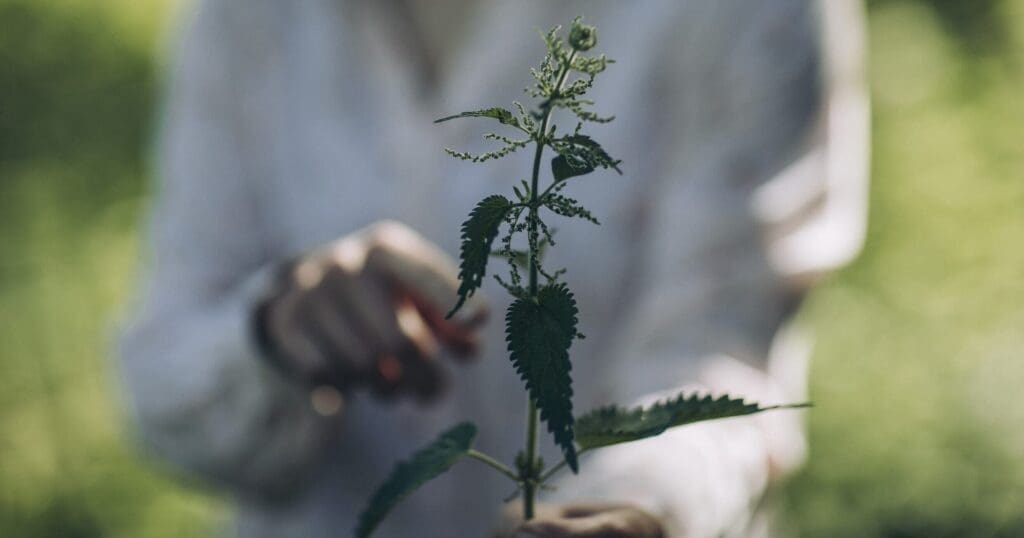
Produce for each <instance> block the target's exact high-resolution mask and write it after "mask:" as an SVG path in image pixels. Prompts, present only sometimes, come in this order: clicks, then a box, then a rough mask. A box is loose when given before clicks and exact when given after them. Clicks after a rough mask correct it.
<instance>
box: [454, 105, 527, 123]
mask: <svg viewBox="0 0 1024 538" xmlns="http://www.w3.org/2000/svg"><path fill="white" fill-rule="evenodd" d="M456 118H494V119H496V120H498V121H499V122H501V123H503V124H505V125H515V126H519V122H518V121H517V120H516V117H515V116H514V115H512V111H510V110H507V109H504V108H501V107H498V106H496V107H491V108H485V109H482V110H470V111H467V112H462V113H460V114H455V115H452V116H445V117H443V118H441V119H437V120H434V123H441V122H444V121H448V120H454V119H456Z"/></svg>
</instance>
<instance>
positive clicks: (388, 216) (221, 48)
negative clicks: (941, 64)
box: [121, 0, 867, 538]
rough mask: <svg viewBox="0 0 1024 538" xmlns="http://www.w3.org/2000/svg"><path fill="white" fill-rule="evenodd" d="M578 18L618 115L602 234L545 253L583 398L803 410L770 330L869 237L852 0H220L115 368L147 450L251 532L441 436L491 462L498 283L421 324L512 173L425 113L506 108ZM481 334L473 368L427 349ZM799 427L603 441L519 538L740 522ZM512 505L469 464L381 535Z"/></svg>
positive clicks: (300, 516)
mask: <svg viewBox="0 0 1024 538" xmlns="http://www.w3.org/2000/svg"><path fill="white" fill-rule="evenodd" d="M826 6H827V9H824V8H825V7H826ZM577 14H583V15H585V16H586V20H587V22H588V23H590V24H594V25H596V26H597V27H598V28H599V41H598V50H599V51H603V52H607V53H608V54H609V55H610V56H612V57H614V58H615V59H616V60H617V63H615V64H613V65H612V66H611V67H610V69H609V70H608V72H607V73H606V74H603V75H602V77H601V78H600V79H599V80H598V83H597V85H596V87H595V88H594V90H593V92H592V96H593V97H594V99H595V100H596V102H597V103H598V107H597V108H598V110H599V111H601V112H607V113H614V114H616V115H617V116H618V118H619V119H618V120H616V122H615V123H613V124H611V125H609V126H599V127H597V128H595V129H594V131H595V137H597V138H599V139H600V140H602V142H603V144H604V146H605V147H607V148H609V150H610V151H612V152H613V153H614V154H615V155H616V156H618V157H620V158H622V159H623V162H624V163H623V167H624V170H625V176H624V177H622V178H620V177H617V176H614V177H613V176H611V175H598V174H595V175H593V176H591V177H588V178H587V180H586V181H580V182H578V184H576V185H574V186H573V187H572V188H573V196H574V197H577V198H578V199H581V200H584V201H586V203H587V205H588V206H590V207H591V208H592V209H593V210H594V212H595V213H596V214H597V215H598V217H599V218H600V219H601V220H602V222H603V226H602V227H601V228H600V229H596V230H595V229H592V230H587V229H585V228H583V227H581V226H566V227H565V229H564V231H563V232H562V237H563V239H562V241H560V242H559V244H558V248H557V249H554V250H553V251H552V260H551V265H552V266H557V267H562V266H564V267H567V268H568V269H569V273H568V275H567V281H568V282H570V283H571V285H572V287H573V289H574V291H575V292H576V294H577V296H578V298H579V302H580V306H581V319H580V323H581V327H580V328H581V330H582V332H584V333H586V334H587V335H588V336H589V337H588V338H587V339H586V340H583V341H580V342H579V343H578V344H577V345H576V346H574V349H573V357H574V361H575V367H574V377H575V387H576V398H575V405H576V407H577V408H578V409H588V408H591V407H593V406H596V405H600V404H604V403H608V402H630V401H638V400H644V399H650V398H653V397H656V395H657V394H659V393H665V392H672V391H677V390H679V389H680V388H681V387H700V388H704V389H708V390H713V391H716V392H719V391H729V392H731V393H735V394H742V395H744V396H747V397H750V398H752V399H757V400H760V401H762V402H766V403H771V402H777V401H796V400H800V399H801V398H802V393H803V386H804V384H805V375H804V373H803V369H802V367H801V363H802V360H803V359H804V357H805V355H806V347H805V346H802V345H801V344H800V343H799V340H798V339H794V338H785V337H784V336H785V334H789V333H788V332H785V331H783V330H782V328H783V327H784V326H785V325H786V323H787V321H788V320H789V319H790V318H791V316H792V314H793V312H794V310H795V308H796V306H797V305H798V303H799V301H800V298H801V297H802V296H803V295H804V293H806V291H807V289H808V288H809V286H810V285H811V283H813V282H814V281H815V280H817V278H818V277H820V276H821V275H822V274H824V273H825V272H827V271H829V270H831V269H834V268H835V267H837V266H839V265H841V264H842V263H845V262H846V261H847V260H849V258H850V257H852V256H853V254H854V253H855V252H856V250H857V249H858V247H859V245H860V242H861V239H862V235H863V225H864V204H865V186H866V160H867V150H866V137H867V106H866V100H865V97H864V95H863V92H862V88H861V78H860V65H859V63H860V48H861V47H860V45H861V43H860V33H859V26H858V21H859V17H860V11H859V6H857V5H856V4H855V3H854V2H852V1H851V2H832V1H829V2H821V3H820V5H819V4H815V3H812V2H809V1H798V0H774V1H772V2H744V1H738V0H730V1H719V2H703V1H700V0H694V1H679V0H665V1H658V2H655V1H651V2H645V3H643V4H642V5H638V4H636V3H624V2H610V1H609V2H596V1H592V2H547V1H539V0H538V1H532V2H498V1H496V0H494V1H483V0H482V1H479V2H470V1H467V0H446V1H430V2H428V1H426V0H390V1H387V2H360V1H357V0H332V1H327V0H323V1H296V2H278V1H276V0H207V1H204V2H201V3H200V6H199V8H198V10H197V12H196V14H195V15H194V16H193V17H192V18H191V19H190V21H189V24H188V26H187V32H186V35H185V38H184V39H183V41H182V47H181V49H180V50H179V51H178V53H177V55H176V62H175V70H174V73H173V75H172V77H171V79H170V86H169V90H168V93H167V105H166V108H165V111H164V121H163V129H162V131H161V137H160V144H159V156H160V167H159V171H160V178H161V188H160V191H159V194H158V197H157V201H156V207H155V209H154V214H153V225H152V230H153V232H152V245H153V257H152V260H151V263H150V265H149V273H148V277H147V279H146V281H147V286H146V291H145V299H144V302H143V303H142V305H141V308H140V310H139V313H138V315H137V317H136V319H135V320H134V322H133V323H132V324H131V326H130V327H129V329H128V330H127V331H126V333H125V336H124V339H123V345H122V349H121V354H122V358H123V361H122V363H123V371H124V375H125V379H126V384H127V386H128V390H129V392H130V394H131V396H132V402H133V403H134V406H133V409H134V412H135V415H136V418H137V421H138V425H139V429H140V432H141V436H142V438H143V440H144V441H145V442H146V443H147V444H148V445H149V446H150V447H151V448H152V449H153V450H155V451H156V452H157V453H159V454H162V455H163V456H165V457H167V458H169V459H170V460H172V461H174V462H176V463H178V464H180V465H182V466H184V467H185V468H188V469H190V470H192V471H194V472H197V473H199V474H201V475H203V476H205V477H207V478H209V479H211V480H213V481H215V482H216V483H218V484H221V485H223V487H225V488H227V489H228V490H230V491H231V492H232V493H233V495H234V498H235V499H236V500H237V504H238V518H237V531H236V532H237V533H238V535H240V536H275V537H280V536H304V537H305V536H334V535H345V534H346V533H348V532H349V530H350V529H351V528H353V526H354V523H355V516H356V514H357V513H358V511H359V509H360V508H361V507H362V506H363V503H364V502H365V501H366V499H367V498H368V496H369V494H370V493H371V491H372V489H373V488H374V487H375V485H376V484H378V483H379V481H380V480H381V479H382V478H383V477H384V476H385V475H386V474H387V472H388V471H389V470H390V468H391V466H392V465H393V464H394V462H395V461H396V460H398V459H400V458H403V457H405V456H406V455H407V454H408V453H409V452H410V451H411V450H413V449H414V448H415V447H418V446H421V445H422V444H424V443H425V442H426V441H427V440H429V439H431V438H433V436H434V435H436V434H437V432H439V431H441V430H442V429H444V428H446V427H448V426H450V425H452V424H454V423H455V422H457V421H461V420H472V421H474V422H476V423H477V424H479V425H481V429H482V433H481V435H480V440H479V444H480V448H481V449H482V450H485V451H486V452H489V453H492V454H496V455H499V456H501V457H502V458H503V459H506V460H511V459H512V457H513V456H514V454H515V452H516V451H517V450H518V449H519V447H520V445H521V443H522V431H521V428H520V424H521V420H522V416H523V407H524V401H523V400H524V398H523V393H522V387H521V383H520V381H519V380H518V379H517V377H516V375H515V373H514V372H513V370H512V368H511V367H510V366H509V365H508V364H507V362H506V359H505V357H504V351H503V347H504V346H503V345H502V343H503V338H502V334H501V332H502V328H501V326H500V325H501V324H500V323H494V322H493V321H492V322H491V323H484V324H481V320H482V318H483V316H484V312H485V310H486V309H488V308H489V310H490V311H492V312H502V311H503V310H504V309H505V307H506V302H505V301H506V298H505V297H504V295H503V294H500V293H493V294H491V297H490V299H491V300H490V303H489V305H488V306H485V305H484V304H483V302H482V301H480V302H478V303H477V304H474V305H471V307H470V308H469V309H468V310H467V315H466V316H465V317H464V318H462V319H458V320H455V321H454V322H450V323H449V322H443V321H441V320H439V317H440V316H439V315H438V313H440V312H443V310H444V309H445V308H447V307H449V306H450V303H451V299H452V297H454V294H453V293H451V289H450V286H451V284H452V282H453V281H454V279H455V271H454V269H453V266H452V264H451V262H450V260H449V259H448V257H447V256H446V255H445V254H444V253H448V254H454V253H455V252H457V240H458V233H457V231H458V228H459V224H460V222H461V220H462V219H463V218H464V216H465V214H466V213H467V212H468V210H469V209H470V208H471V207H472V205H473V204H474V203H475V202H476V201H477V200H478V199H480V198H482V197H483V196H485V195H487V194H492V193H495V192H505V191H507V190H508V188H509V185H510V183H512V182H515V181H517V180H518V179H519V178H520V177H521V176H522V174H523V170H525V169H526V166H528V163H527V162H526V161H524V160H522V159H528V158H529V156H526V155H525V154H524V155H523V156H522V158H521V159H518V160H517V158H511V159H504V160H502V161H500V162H497V163H495V164H492V165H489V166H471V165H468V164H466V163H462V162H459V161H454V160H451V159H448V158H446V156H445V155H444V154H443V153H442V152H441V151H440V149H441V148H442V147H445V146H451V147H458V148H468V149H471V150H478V149H481V148H483V147H485V146H484V144H486V143H485V142H481V141H479V140H478V137H477V135H478V133H479V132H480V128H481V126H480V125H478V124H475V123H474V122H473V121H468V120H467V121H463V122H459V123H457V124H456V123H452V124H446V125H444V126H435V125H433V124H432V123H431V120H432V119H434V118H438V117H441V116H444V115H447V114H449V113H452V112H455V111H458V110H464V109H472V108H479V107H484V106H493V105H496V104H497V105H504V104H507V103H509V102H510V101H511V100H513V99H517V98H518V99H521V98H522V95H521V93H520V91H519V90H520V88H522V86H523V85H524V84H525V83H526V81H527V78H526V74H527V69H528V67H530V66H531V65H534V64H536V63H537V62H538V61H539V59H540V57H541V55H542V54H543V44H542V43H541V42H540V40H539V39H538V38H537V36H536V35H535V33H534V32H533V31H532V30H533V29H535V28H546V27H549V26H551V25H553V24H555V23H557V22H563V23H566V22H568V21H569V20H571V19H572V17H573V16H575V15H577ZM485 293H486V289H485ZM498 317H500V316H498ZM780 335H782V336H780ZM478 345H479V347H480V348H481V349H480V351H479V352H478V353H477V354H478V355H480V360H478V361H475V362H474V363H473V364H471V365H468V366H465V367H454V368H453V367H449V366H448V365H446V364H442V362H440V361H438V360H437V357H438V356H442V355H445V354H446V352H444V351H442V350H443V349H445V348H447V349H449V350H453V351H456V352H458V351H462V352H471V351H472V350H473V349H474V348H476V347H477V346H478ZM268 349H272V350H273V352H268ZM428 404H429V405H428ZM803 442H804V441H803V435H802V431H801V427H800V424H799V419H798V417H797V416H795V413H773V414H765V415H763V416H755V417H749V418H743V419H733V420H728V421H722V422H713V423H707V424H701V425H696V426H692V427H687V428H681V429H679V430H675V431H673V432H671V433H669V434H666V435H663V436H661V437H659V438H656V439H652V440H647V441H643V442H638V443H633V444H630V445H625V446H621V447H617V448H611V449H608V450H605V451H602V452H601V453H598V454H596V455H595V456H593V457H590V458H588V459H587V460H585V461H584V462H583V467H584V469H583V472H582V473H581V474H580V475H579V476H578V477H574V476H566V477H565V478H564V479H562V481H561V482H560V483H559V485H558V489H557V491H556V492H553V493H550V494H547V496H546V498H544V500H546V501H548V502H549V503H550V504H549V505H546V506H545V507H544V508H543V509H542V510H541V511H540V516H539V517H538V519H536V520H534V521H533V522H531V523H530V524H529V525H528V526H527V527H525V528H524V530H527V531H529V532H532V533H534V534H536V535H539V536H595V535H601V536H662V535H663V536H668V537H676V536H688V537H704V536H723V535H724V536H751V535H756V534H758V533H760V532H763V522H762V521H761V520H760V518H759V517H758V516H757V515H755V507H756V506H758V505H759V504H760V501H761V499H762V497H763V495H764V493H765V491H766V489H767V488H768V486H769V485H770V484H771V483H772V482H773V481H774V480H776V479H777V478H779V477H780V476H783V475H784V474H785V473H787V472H789V471H790V470H792V469H793V468H794V467H795V466H797V465H798V464H799V462H800V460H801V458H802V454H803ZM545 448H546V449H551V448H552V447H545ZM548 456H549V457H548V458H547V460H548V461H555V460H556V459H557V458H556V452H554V451H553V450H552V451H550V452H549V453H548ZM508 493H509V491H508V484H507V483H506V482H505V481H504V478H503V477H500V476H494V475H492V474H491V472H490V471H489V470H488V469H485V468H483V467H482V466H478V465H473V464H466V465H460V466H457V467H456V468H455V470H454V471H453V472H452V473H450V474H449V475H446V476H445V477H443V478H441V479H439V480H437V481H435V482H433V483H431V484H429V485H428V486H427V487H425V488H424V489H423V490H421V491H420V492H418V493H417V494H416V495H414V496H413V497H411V498H409V499H408V500H407V501H405V502H404V503H403V504H402V505H401V506H400V507H399V509H397V510H396V511H395V512H394V514H393V516H392V517H391V518H390V519H389V520H388V521H387V522H385V524H384V525H383V526H382V527H381V528H380V531H379V533H380V535H381V536H445V537H463V536H465V537H473V538H475V537H479V536H486V535H487V534H488V532H490V530H491V529H493V528H494V526H495V525H496V519H495V514H496V512H497V510H496V507H498V506H500V504H501V502H502V499H503V498H504V497H505V496H506V495H507V494H508ZM580 503H585V504H584V505H583V506H580ZM515 526H516V525H513V527H515ZM598 531H600V532H604V534H594V533H595V532H598ZM588 533H589V534H588Z"/></svg>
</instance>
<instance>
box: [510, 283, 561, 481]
mask: <svg viewBox="0 0 1024 538" xmlns="http://www.w3.org/2000/svg"><path fill="white" fill-rule="evenodd" d="M578 312H579V311H578V310H577V308H576V299H575V298H574V297H573V295H572V292H570V291H569V288H567V287H566V286H565V284H554V283H553V284H548V285H547V286H544V287H543V288H541V289H540V291H538V293H537V301H536V302H534V301H531V300H529V299H528V298H520V299H517V300H516V301H515V302H514V303H512V305H511V306H509V308H508V312H507V314H506V315H505V341H506V342H508V350H509V353H510V354H511V356H512V364H513V365H514V366H515V368H516V372H518V373H519V376H520V377H521V378H522V379H523V381H525V382H526V389H527V391H529V393H530V398H532V399H533V401H534V402H536V404H537V408H538V409H539V410H540V418H541V420H543V421H544V422H545V423H547V428H548V431H549V432H551V434H552V435H553V436H554V438H555V443H556V444H557V445H558V446H559V447H560V448H561V449H562V453H563V454H564V455H565V461H566V463H568V464H569V468H571V469H572V471H573V472H574V473H575V472H577V471H578V470H579V465H578V462H577V457H576V447H575V445H574V444H573V415H572V377H571V376H570V370H571V369H572V364H571V363H570V362H569V346H571V345H572V341H573V339H575V338H576V335H577V332H576V324H577V319H576V315H577V313H578Z"/></svg>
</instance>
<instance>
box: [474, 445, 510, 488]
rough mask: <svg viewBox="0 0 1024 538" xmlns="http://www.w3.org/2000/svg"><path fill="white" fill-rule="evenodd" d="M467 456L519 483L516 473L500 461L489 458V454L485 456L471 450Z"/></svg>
mask: <svg viewBox="0 0 1024 538" xmlns="http://www.w3.org/2000/svg"><path fill="white" fill-rule="evenodd" d="M466 455H467V456H469V457H471V458H473V459H475V460H478V461H481V462H483V463H485V464H486V465H488V466H490V467H492V468H494V469H496V470H498V471H499V472H501V474H503V475H505V476H507V477H509V478H511V479H512V480H515V481H517V482H518V481H519V475H517V474H516V472H515V471H513V470H512V469H510V468H509V467H508V466H506V465H505V464H503V463H501V462H500V461H498V460H496V459H494V458H492V457H490V456H488V455H487V454H484V453H483V452H479V451H477V450H474V449H472V448H471V449H469V452H467V453H466Z"/></svg>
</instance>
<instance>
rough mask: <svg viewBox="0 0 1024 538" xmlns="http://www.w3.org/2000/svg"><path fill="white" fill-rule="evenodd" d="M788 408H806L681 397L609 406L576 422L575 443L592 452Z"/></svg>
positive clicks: (723, 399) (725, 397)
mask: <svg viewBox="0 0 1024 538" xmlns="http://www.w3.org/2000/svg"><path fill="white" fill-rule="evenodd" d="M787 407H788V408H796V407H806V405H784V406H778V405H777V406H769V407H762V406H760V405H759V404H757V403H747V402H745V401H743V399H742V398H732V397H729V396H720V397H718V398H713V397H712V396H707V395H706V396H700V395H698V394H691V395H689V396H687V395H685V394H680V395H679V396H677V397H675V398H673V399H670V400H666V401H663V402H659V403H656V404H654V405H652V406H650V407H647V408H643V407H636V408H633V409H623V408H620V407H617V406H608V407H602V408H599V409H595V410H594V411H591V412H589V413H587V414H585V415H583V416H581V417H580V418H579V419H578V420H577V421H576V442H577V443H579V445H580V448H581V449H583V450H589V449H592V448H600V447H604V446H610V445H616V444H619V443H628V442H631V441H638V440H640V439H646V438H648V437H654V436H657V435H661V434H662V433H663V432H664V431H665V430H667V429H669V428H674V427H676V426H682V425H685V424H692V423H694V422H701V421H705V420H712V419H718V418H728V417H738V416H743V415H750V414H753V413H759V412H761V411H767V410H769V409H779V408H787Z"/></svg>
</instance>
